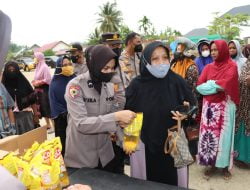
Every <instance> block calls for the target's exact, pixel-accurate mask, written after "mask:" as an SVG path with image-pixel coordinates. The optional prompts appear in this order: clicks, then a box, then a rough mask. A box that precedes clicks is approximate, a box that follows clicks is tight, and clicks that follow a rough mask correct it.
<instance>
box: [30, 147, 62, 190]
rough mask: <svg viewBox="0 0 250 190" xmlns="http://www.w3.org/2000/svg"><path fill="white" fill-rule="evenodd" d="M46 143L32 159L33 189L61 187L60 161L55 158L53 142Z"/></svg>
mask: <svg viewBox="0 0 250 190" xmlns="http://www.w3.org/2000/svg"><path fill="white" fill-rule="evenodd" d="M44 145H45V146H43V148H41V149H40V150H39V152H38V153H37V154H36V155H35V157H34V158H33V159H32V160H31V161H30V167H31V171H30V175H31V176H32V179H31V181H32V182H31V186H32V188H33V189H39V188H40V189H57V188H60V181H59V174H60V163H59V162H58V161H57V160H55V159H53V147H52V146H51V144H49V143H45V144H44Z"/></svg>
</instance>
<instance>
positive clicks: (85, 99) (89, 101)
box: [83, 98, 96, 103]
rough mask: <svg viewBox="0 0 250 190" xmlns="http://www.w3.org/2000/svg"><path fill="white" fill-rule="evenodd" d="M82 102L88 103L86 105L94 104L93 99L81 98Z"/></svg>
mask: <svg viewBox="0 0 250 190" xmlns="http://www.w3.org/2000/svg"><path fill="white" fill-rule="evenodd" d="M83 101H84V102H88V103H95V102H96V99H95V98H83Z"/></svg>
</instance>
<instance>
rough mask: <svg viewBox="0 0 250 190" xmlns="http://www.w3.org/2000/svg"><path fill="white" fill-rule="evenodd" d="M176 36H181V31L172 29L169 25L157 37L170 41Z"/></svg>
mask: <svg viewBox="0 0 250 190" xmlns="http://www.w3.org/2000/svg"><path fill="white" fill-rule="evenodd" d="M177 36H182V34H181V32H180V31H178V30H174V29H172V28H170V27H167V28H166V30H165V31H164V32H161V33H160V35H159V39H161V40H166V41H167V43H169V44H170V43H171V42H173V41H174V40H175V38H176V37H177Z"/></svg>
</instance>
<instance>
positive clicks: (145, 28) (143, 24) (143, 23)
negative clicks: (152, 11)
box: [139, 16, 152, 36]
mask: <svg viewBox="0 0 250 190" xmlns="http://www.w3.org/2000/svg"><path fill="white" fill-rule="evenodd" d="M139 24H140V26H139V30H140V31H142V32H143V33H144V35H146V36H147V35H149V32H150V31H149V30H150V29H151V27H152V23H151V21H150V20H149V18H148V17H146V16H143V18H142V19H141V20H139Z"/></svg>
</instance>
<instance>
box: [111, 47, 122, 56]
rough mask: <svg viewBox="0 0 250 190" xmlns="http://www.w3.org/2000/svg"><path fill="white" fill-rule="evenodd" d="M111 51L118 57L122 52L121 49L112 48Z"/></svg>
mask: <svg viewBox="0 0 250 190" xmlns="http://www.w3.org/2000/svg"><path fill="white" fill-rule="evenodd" d="M112 50H113V52H114V53H115V54H116V55H117V56H118V57H120V55H121V52H122V49H121V48H114V49H112Z"/></svg>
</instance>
